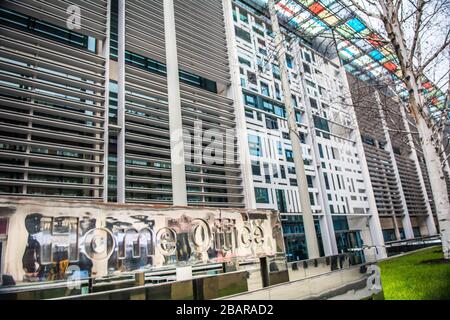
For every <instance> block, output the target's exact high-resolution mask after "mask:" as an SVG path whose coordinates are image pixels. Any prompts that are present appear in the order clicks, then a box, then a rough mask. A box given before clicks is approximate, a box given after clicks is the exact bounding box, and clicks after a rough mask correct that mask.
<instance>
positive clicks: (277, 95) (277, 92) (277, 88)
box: [275, 83, 281, 100]
mask: <svg viewBox="0 0 450 320" xmlns="http://www.w3.org/2000/svg"><path fill="white" fill-rule="evenodd" d="M275 98H277V99H278V100H281V91H280V86H279V85H278V83H275Z"/></svg>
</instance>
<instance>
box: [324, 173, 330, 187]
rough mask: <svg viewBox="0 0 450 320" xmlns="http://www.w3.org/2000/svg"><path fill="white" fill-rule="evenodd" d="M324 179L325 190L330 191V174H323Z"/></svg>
mask: <svg viewBox="0 0 450 320" xmlns="http://www.w3.org/2000/svg"><path fill="white" fill-rule="evenodd" d="M323 178H324V180H325V188H326V189H327V190H330V181H329V180H328V174H327V173H326V172H324V173H323Z"/></svg>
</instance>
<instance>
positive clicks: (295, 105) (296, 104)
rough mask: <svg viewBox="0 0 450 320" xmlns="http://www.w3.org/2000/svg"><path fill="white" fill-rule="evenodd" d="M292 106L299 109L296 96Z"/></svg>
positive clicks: (293, 98)
mask: <svg viewBox="0 0 450 320" xmlns="http://www.w3.org/2000/svg"><path fill="white" fill-rule="evenodd" d="M292 105H293V106H294V107H298V103H297V97H296V96H294V95H292Z"/></svg>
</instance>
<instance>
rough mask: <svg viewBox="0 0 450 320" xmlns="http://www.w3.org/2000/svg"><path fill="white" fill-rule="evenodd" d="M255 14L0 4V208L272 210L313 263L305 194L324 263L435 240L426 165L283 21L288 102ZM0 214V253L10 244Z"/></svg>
mask: <svg viewBox="0 0 450 320" xmlns="http://www.w3.org/2000/svg"><path fill="white" fill-rule="evenodd" d="M257 2H258V1H250V0H249V1H238V0H236V1H234V0H223V1H222V0H220V1H219V0H217V1H213V0H195V1H194V0H174V1H173V5H172V1H164V0H152V1H144V0H101V1H86V0H76V1H71V3H73V4H75V6H74V7H70V8H68V7H67V3H66V2H63V1H59V2H54V1H49V0H47V1H39V2H38V1H13V0H5V1H1V2H0V29H1V32H0V197H5V198H6V197H8V199H9V198H10V199H17V201H21V200H23V199H28V198H32V199H33V201H36V199H38V200H39V199H41V200H43V201H48V200H50V201H51V200H55V201H56V200H58V201H61V200H62V201H64V200H76V201H85V202H86V203H88V204H89V203H92V204H96V203H99V202H107V203H108V205H113V204H120V205H125V206H124V208H126V204H130V205H131V204H132V205H133V206H134V205H138V206H139V205H142V204H146V205H151V206H152V207H153V208H154V207H158V206H159V207H164V206H165V205H168V206H170V205H175V206H181V207H184V206H186V205H188V206H190V207H214V208H217V209H218V210H219V212H220V209H221V208H234V209H236V210H238V209H251V210H253V209H267V210H277V211H279V212H280V215H281V220H282V226H283V233H284V242H285V251H286V254H287V259H288V261H298V260H302V259H306V258H308V257H309V255H308V252H307V245H306V240H305V239H306V236H305V230H304V229H305V228H304V225H303V216H302V215H303V210H302V208H301V205H300V199H299V197H300V195H299V188H308V191H309V202H310V204H311V211H312V214H313V219H314V222H315V233H316V234H315V235H314V236H315V237H316V238H317V240H318V246H319V251H320V255H322V256H331V255H334V254H337V253H341V252H347V251H349V250H351V249H358V250H361V248H363V247H365V248H366V249H365V250H364V251H361V252H364V254H366V255H367V256H368V255H373V256H375V255H377V256H378V257H382V256H384V252H383V250H384V249H383V244H384V241H383V233H382V232H384V234H385V240H386V241H389V240H393V239H394V237H393V236H392V230H394V231H393V232H394V234H395V235H396V238H399V237H401V234H402V233H403V234H405V235H406V237H411V235H412V234H414V235H419V234H420V235H425V234H433V233H434V232H435V231H433V230H432V225H434V222H433V219H432V210H433V205H432V203H429V202H428V199H431V198H432V197H431V195H432V194H431V189H430V187H429V185H430V184H429V179H428V177H427V175H426V170H424V166H425V163H424V162H423V160H419V162H417V161H416V160H415V159H414V157H413V156H414V155H412V152H411V150H409V149H407V148H406V147H404V146H403V145H402V144H401V142H400V141H399V139H400V138H399V137H395V136H393V137H391V140H392V142H391V144H392V146H393V147H392V148H391V149H389V150H392V152H391V151H387V149H385V148H384V146H386V137H385V136H384V134H385V132H384V131H383V130H381V129H380V128H383V125H382V124H380V123H372V122H371V121H372V120H373V121H375V120H376V119H366V120H364V119H363V118H364V114H363V115H360V114H359V112H358V108H354V104H353V103H352V99H355V97H354V96H352V95H350V94H349V92H352V90H353V89H352V83H351V84H350V86H349V82H348V79H347V73H346V69H344V67H343V66H342V64H341V62H340V61H339V58H337V57H336V58H334V59H331V58H327V57H326V56H325V55H324V54H323V53H320V52H319V51H318V50H317V49H318V48H317V46H314V45H313V43H311V42H307V41H305V39H303V38H302V37H301V35H300V34H296V33H295V32H292V30H291V29H289V28H288V26H287V25H285V24H282V25H283V32H284V38H285V44H286V45H287V47H288V48H287V50H288V52H287V58H288V59H287V66H286V67H287V68H288V70H289V78H290V88H291V91H292V96H290V97H286V96H285V95H284V93H283V90H282V84H281V79H280V78H281V75H280V66H279V64H278V59H277V54H278V52H279V50H280V48H276V47H275V42H274V37H273V32H272V27H271V22H270V19H269V17H268V14H267V11H265V10H261V7H260V6H259V5H258V4H257ZM167 3H168V4H169V5H168V4H167ZM78 18H79V19H78ZM350 82H351V81H350ZM284 99H291V100H292V104H293V105H294V109H295V115H296V120H297V126H298V130H297V132H296V133H295V134H297V135H298V137H299V139H300V141H301V146H302V151H303V162H304V166H305V173H306V175H307V185H305V186H303V185H300V186H299V182H298V181H297V178H296V169H295V166H294V157H295V155H294V154H293V148H292V141H291V139H290V132H289V129H288V124H287V114H286V109H285V106H284V101H285V100H284ZM393 105H394V107H395V106H396V105H398V103H397V104H396V103H395V102H394V103H393ZM355 111H356V112H355ZM356 118H358V121H356ZM397 122H398V121H397ZM367 123H368V124H367ZM360 127H361V131H360ZM384 127H386V126H384ZM369 135H370V137H369ZM371 139H372V140H374V141H379V142H374V143H371V141H372V140H371ZM371 144H372V145H371ZM397 148H398V149H397ZM416 158H417V157H416ZM419 167H420V170H419ZM420 171H422V175H421V174H420ZM394 173H395V174H394ZM393 174H394V176H393ZM380 175H381V177H380ZM415 183H420V184H421V186H422V187H423V188H422V189H418V188H414V187H412V186H413V185H414V184H415ZM402 190H403V191H402ZM424 190H426V192H425V191H424ZM164 208H165V207H164ZM4 209H5V208H4ZM5 210H6V211H5V212H3V211H0V251H1V250H2V243H3V242H2V241H5V239H6V238H7V234H8V232H14V231H11V230H10V229H11V225H8V220H7V219H8V214H9V211H8V210H7V208H6V209H5ZM215 212H216V211H215ZM220 214H221V213H220ZM380 221H381V222H380ZM408 221H409V223H408ZM391 223H392V225H391ZM382 228H383V229H382ZM382 230H383V231H382ZM3 253H4V252H3ZM0 257H2V252H0ZM362 257H363V254H361V258H362ZM1 261H2V262H3V261H4V260H3V259H2V260H1Z"/></svg>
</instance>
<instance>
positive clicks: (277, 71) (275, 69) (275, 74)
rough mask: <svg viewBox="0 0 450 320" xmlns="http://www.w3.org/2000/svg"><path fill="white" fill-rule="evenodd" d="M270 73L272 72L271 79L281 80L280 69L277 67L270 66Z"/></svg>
mask: <svg viewBox="0 0 450 320" xmlns="http://www.w3.org/2000/svg"><path fill="white" fill-rule="evenodd" d="M272 72H273V77H274V78H275V79H278V80H280V79H281V74H280V67H279V66H276V65H272Z"/></svg>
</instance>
